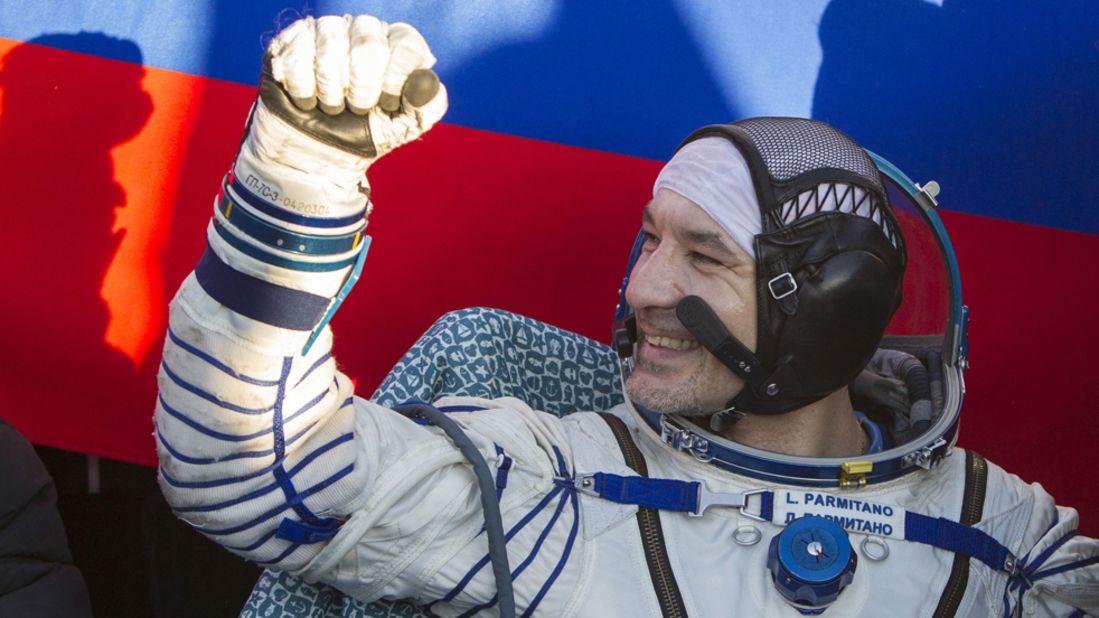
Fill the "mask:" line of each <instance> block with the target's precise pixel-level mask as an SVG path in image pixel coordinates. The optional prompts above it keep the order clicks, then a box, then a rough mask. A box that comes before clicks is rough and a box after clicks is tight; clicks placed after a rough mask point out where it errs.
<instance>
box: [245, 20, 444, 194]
mask: <svg viewBox="0 0 1099 618" xmlns="http://www.w3.org/2000/svg"><path fill="white" fill-rule="evenodd" d="M434 64H435V56H433V55H432V54H431V50H430V49H429V48H428V46H427V43H426V42H425V41H424V38H423V37H422V36H421V35H420V33H419V32H417V31H416V30H415V29H414V28H413V27H412V26H409V25H408V24H392V25H390V24H386V23H385V22H383V21H380V20H378V19H377V18H375V17H371V16H369V15H360V16H358V17H351V16H350V15H345V16H342V17H340V16H327V17H320V18H316V19H314V18H312V17H306V18H303V19H300V20H298V21H296V22H294V23H293V24H291V25H290V26H289V27H287V28H286V29H284V30H283V31H282V32H280V33H279V34H278V35H277V36H276V37H275V38H274V39H273V40H272V41H271V44H270V45H269V46H268V48H267V53H266V55H265V56H264V60H263V72H262V75H261V78H260V96H259V100H258V101H257V102H256V105H255V108H254V109H253V112H252V117H251V119H250V123H249V132H248V135H247V136H246V139H245V142H244V144H242V147H241V153H240V154H239V155H238V157H237V162H236V166H235V171H236V174H237V177H238V178H244V174H251V175H252V176H253V177H255V178H258V179H259V180H260V181H262V182H264V183H265V184H266V185H272V184H274V185H277V186H275V187H274V188H273V189H272V193H274V194H278V195H280V196H284V197H285V198H287V199H286V200H282V199H280V200H278V201H280V202H283V201H285V202H287V203H286V204H283V205H284V206H286V205H288V204H289V206H288V207H290V208H294V205H295V204H304V203H310V204H313V205H314V206H312V207H313V208H315V207H316V206H315V205H316V203H317V200H318V197H320V199H322V200H323V201H324V202H325V203H326V204H327V206H328V207H330V208H331V209H332V213H331V214H332V215H333V216H337V215H346V214H347V213H348V212H349V210H357V209H361V208H362V207H363V204H364V203H365V201H366V194H367V188H366V187H367V185H366V181H365V176H364V175H365V172H366V169H367V167H369V165H370V164H371V163H373V162H374V161H375V160H376V159H377V158H379V157H381V156H382V155H384V154H385V153H387V152H389V151H390V150H393V149H394V148H396V147H398V146H401V145H402V144H405V143H407V142H410V141H412V140H414V139H416V138H418V137H419V136H420V135H422V134H423V133H424V132H425V131H427V130H428V129H430V128H431V127H432V126H433V125H434V124H435V123H436V122H438V121H439V119H440V118H442V116H443V113H444V112H446V108H447V97H446V89H445V88H444V87H443V85H442V84H441V83H439V79H438V77H437V76H436V75H435V73H434V72H432V71H431V67H432V66H433V65H434ZM317 189H319V190H320V192H321V193H323V194H324V195H322V196H315V195H313V196H311V195H306V194H307V193H309V192H310V191H313V192H316V190H317Z"/></svg>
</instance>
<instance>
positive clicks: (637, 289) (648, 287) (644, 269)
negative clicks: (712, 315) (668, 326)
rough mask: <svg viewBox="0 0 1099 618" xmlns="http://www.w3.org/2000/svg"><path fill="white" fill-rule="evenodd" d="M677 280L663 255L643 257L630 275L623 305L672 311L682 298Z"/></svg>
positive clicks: (674, 268)
mask: <svg viewBox="0 0 1099 618" xmlns="http://www.w3.org/2000/svg"><path fill="white" fill-rule="evenodd" d="M680 279H681V273H679V272H678V269H677V268H676V266H675V264H674V263H673V261H672V260H670V259H669V256H668V255H667V254H666V252H663V251H661V250H659V249H657V250H656V251H654V252H652V253H649V254H646V255H642V256H641V259H639V260H638V261H637V264H636V265H634V268H633V272H632V273H630V284H629V286H628V287H627V288H626V301H627V302H629V303H630V306H631V307H633V308H635V309H637V308H641V307H663V308H672V307H675V305H676V303H678V302H679V299H681V298H683V295H684V294H683V290H682V287H681V285H680Z"/></svg>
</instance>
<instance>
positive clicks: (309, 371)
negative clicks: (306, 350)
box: [294, 352, 332, 386]
mask: <svg viewBox="0 0 1099 618" xmlns="http://www.w3.org/2000/svg"><path fill="white" fill-rule="evenodd" d="M330 358H332V353H331V352H326V353H325V354H324V356H322V357H320V358H318V359H317V360H316V362H314V363H313V365H312V366H311V367H310V368H309V369H307V370H306V371H305V373H303V374H302V375H301V377H300V378H298V381H297V382H295V383H294V386H298V385H299V384H301V383H302V382H305V379H306V378H308V377H309V376H310V375H312V374H313V372H314V371H316V370H317V368H318V367H320V366H321V365H323V364H324V363H325V362H327V361H328V359H330Z"/></svg>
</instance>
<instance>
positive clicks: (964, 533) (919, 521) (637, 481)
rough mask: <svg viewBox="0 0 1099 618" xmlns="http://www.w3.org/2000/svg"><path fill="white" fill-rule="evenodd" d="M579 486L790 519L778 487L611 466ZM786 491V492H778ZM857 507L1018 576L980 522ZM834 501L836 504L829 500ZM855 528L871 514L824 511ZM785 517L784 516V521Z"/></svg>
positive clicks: (906, 534) (597, 492)
mask: <svg viewBox="0 0 1099 618" xmlns="http://www.w3.org/2000/svg"><path fill="white" fill-rule="evenodd" d="M576 488H577V489H578V490H580V491H581V492H583V493H587V494H590V495H594V496H598V497H599V498H602V499H604V500H609V501H611V502H617V503H619V504H634V505H637V506H640V507H648V508H653V509H660V510H665V511H674V512H679V513H687V514H689V515H701V514H702V512H703V511H704V510H705V509H706V508H708V507H710V506H726V507H735V508H738V509H739V510H740V512H741V513H743V514H744V515H746V516H748V517H751V518H753V519H757V520H761V521H770V522H772V523H776V524H779V525H786V524H788V523H790V522H789V521H787V520H786V519H781V518H777V517H775V509H774V504H775V494H776V492H775V491H772V490H757V491H752V492H744V493H742V494H735V493H716V492H710V491H709V490H707V489H706V487H705V484H703V483H702V482H701V481H681V480H675V479H653V478H647V477H643V476H620V475H617V474H608V473H605V472H596V473H594V474H589V475H580V476H577V479H576ZM778 493H779V494H780V495H785V494H784V492H778ZM752 496H758V497H759V499H760V502H759V512H758V513H753V512H750V511H749V510H748V508H747V507H748V498H750V497H752ZM851 503H852V505H853V506H852V507H851V508H855V509H858V510H861V511H863V512H875V511H878V510H884V511H885V512H887V513H888V514H889V516H893V514H894V513H896V514H898V515H902V516H903V518H904V530H903V536H902V535H894V536H897V537H898V538H902V539H903V540H905V541H912V542H915V543H923V544H925V545H931V546H933V547H938V548H940V549H945V550H947V551H951V552H954V553H957V554H962V555H964V556H969V557H971V558H976V559H977V560H980V561H981V562H983V563H985V564H987V565H988V566H990V567H992V568H993V569H996V570H997V571H1002V572H1005V573H1008V574H1010V575H1012V576H1015V575H1016V574H1017V572H1018V569H1019V561H1018V560H1016V558H1015V556H1014V555H1013V554H1012V553H1011V552H1010V551H1009V550H1008V549H1007V547H1005V546H1004V545H1003V544H1002V543H1000V542H999V541H997V540H996V539H994V538H993V537H991V536H990V535H989V534H988V533H986V532H984V531H983V530H980V529H978V528H976V527H974V526H969V525H966V524H962V523H958V522H956V521H951V520H949V519H945V518H942V517H930V516H927V515H921V514H919V513H912V512H907V511H904V510H903V509H901V508H899V507H898V508H894V507H888V508H886V507H882V506H881V505H873V504H871V503H869V502H867V501H855V500H852V501H851ZM829 506H830V507H833V506H834V505H831V504H830V505H829ZM823 516H824V517H826V518H828V519H832V520H833V521H836V522H837V523H838V524H840V526H841V527H844V528H847V529H848V530H850V531H852V532H859V533H865V532H866V531H867V527H866V526H867V524H866V520H865V519H855V518H844V517H837V516H835V515H834V514H833V513H827V514H825V515H823ZM779 519H781V521H779Z"/></svg>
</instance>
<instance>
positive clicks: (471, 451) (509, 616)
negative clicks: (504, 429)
mask: <svg viewBox="0 0 1099 618" xmlns="http://www.w3.org/2000/svg"><path fill="white" fill-rule="evenodd" d="M395 409H396V410H397V411H398V412H400V413H401V414H404V415H405V416H420V417H422V418H424V419H426V420H428V421H430V422H431V423H432V424H433V425H435V426H436V427H438V428H439V429H442V430H443V432H444V433H446V435H447V437H449V438H450V440H451V441H452V442H454V445H455V446H457V447H458V450H459V451H461V452H462V455H465V458H466V459H468V460H469V463H471V464H472V465H473V472H474V474H475V475H476V476H477V485H478V486H479V487H480V489H481V508H482V509H484V511H485V534H486V535H487V536H488V556H489V560H490V562H491V563H492V574H493V575H494V576H495V577H496V594H497V597H498V598H499V600H500V616H501V618H514V617H515V591H514V590H513V589H512V585H511V567H510V566H509V564H508V552H507V541H506V540H505V539H504V521H503V516H502V515H500V503H499V501H497V499H496V481H495V480H494V479H493V478H492V472H491V471H490V470H489V469H488V464H487V463H485V458H484V456H482V455H481V451H478V450H477V447H476V446H474V445H473V441H472V440H470V439H469V436H467V435H466V434H465V432H464V431H462V428H461V427H459V426H458V423H455V422H454V420H453V419H451V418H450V417H449V416H447V415H446V414H444V413H443V412H442V411H440V410H438V409H437V408H435V407H433V406H430V405H428V404H426V403H412V404H406V405H402V406H399V407H397V408H395Z"/></svg>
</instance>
